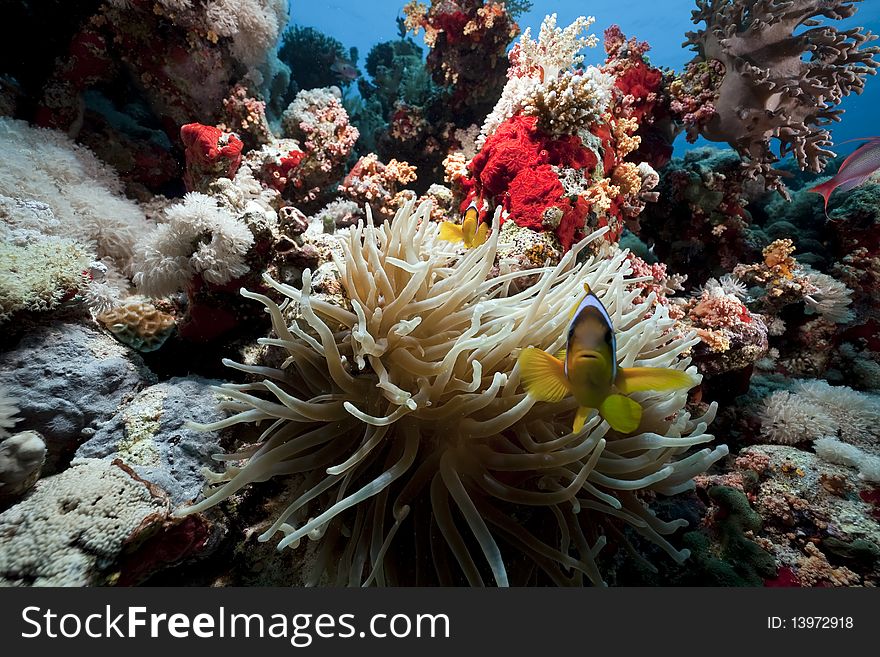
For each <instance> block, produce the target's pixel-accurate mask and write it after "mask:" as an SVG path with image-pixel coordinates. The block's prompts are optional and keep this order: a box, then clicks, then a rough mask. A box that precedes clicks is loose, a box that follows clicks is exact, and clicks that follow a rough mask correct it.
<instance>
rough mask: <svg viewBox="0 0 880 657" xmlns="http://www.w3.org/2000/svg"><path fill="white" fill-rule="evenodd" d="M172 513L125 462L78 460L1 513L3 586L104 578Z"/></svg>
mask: <svg viewBox="0 0 880 657" xmlns="http://www.w3.org/2000/svg"><path fill="white" fill-rule="evenodd" d="M167 516H168V500H167V499H166V498H165V497H164V496H162V495H161V493H160V492H159V491H157V490H156V489H155V487H151V486H149V485H148V484H147V483H146V482H144V481H143V480H141V479H139V478H138V477H137V476H136V475H134V473H133V472H132V471H131V470H130V469H129V468H127V467H126V466H125V465H124V464H123V463H121V462H119V461H109V460H97V459H78V460H75V461H74V462H73V463H72V464H71V467H70V468H69V469H67V470H65V471H64V472H62V473H61V474H58V475H55V476H53V477H48V478H46V479H43V480H41V481H40V482H39V483H38V484H37V486H36V488H35V490H34V492H33V493H32V494H31V495H30V496H28V498H27V499H25V500H24V501H22V502H20V503H18V504H16V505H15V506H13V507H11V508H10V509H7V510H6V511H5V512H3V513H2V514H0V586H94V585H101V584H106V583H108V582H110V581H112V580H113V578H114V577H115V572H114V571H113V567H114V565H115V564H116V562H117V560H118V559H119V556H120V554H121V553H122V551H123V548H124V547H125V546H126V544H127V543H129V542H132V541H137V540H138V538H139V537H140V536H142V535H144V534H146V533H149V532H151V531H153V530H154V529H155V528H156V527H158V526H161V524H162V523H163V522H164V521H165V519H166V518H167Z"/></svg>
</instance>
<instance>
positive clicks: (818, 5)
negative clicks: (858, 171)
mask: <svg viewBox="0 0 880 657" xmlns="http://www.w3.org/2000/svg"><path fill="white" fill-rule="evenodd" d="M857 2H861V0H798V1H797V2H791V1H790V0H697V10H696V11H694V12H693V19H694V22H695V23H701V22H704V23H705V28H704V29H701V30H698V31H696V32H690V33H688V35H687V37H688V40H689V42H690V44H691V45H692V47H693V49H694V50H696V51H697V56H696V57H695V58H694V60H693V61H692V62H691V63H690V64H689V69H688V72H687V74H686V78H687V77H688V76H690V77H694V76H693V72H694V71H698V70H701V69H702V70H704V71H711V72H712V75H709V74H707V73H700V74H699V76H698V77H699V78H701V79H705V80H706V81H707V82H706V84H708V85H710V87H711V88H710V89H701V90H700V89H696V88H693V89H691V91H690V95H691V96H695V95H699V96H701V98H702V102H701V105H702V106H703V107H704V108H705V109H704V110H703V111H702V112H701V113H699V112H698V113H696V114H695V113H694V109H693V108H694V105H695V104H694V103H691V104H688V103H687V102H685V103H683V104H682V107H683V108H686V109H684V110H683V111H685V112H687V113H688V116H689V117H690V120H691V122H690V123H689V125H688V129H689V131H690V132H691V133H693V135H695V134H697V133H699V134H701V135H702V136H703V137H706V138H707V139H710V140H712V141H726V142H728V143H729V144H730V145H731V146H732V147H733V148H735V149H736V150H737V152H739V153H740V155H743V156H744V157H747V158H748V159H749V162H748V165H749V170H750V172H751V173H752V174H753V175H758V174H763V175H764V176H765V177H766V178H767V182H768V183H769V186H771V187H774V188H776V189H779V190H780V191H784V189H785V188H784V185H783V184H782V182H781V181H780V180H779V178H778V176H777V174H776V173H775V172H774V171H773V170H772V169H771V165H772V164H773V163H774V162H776V161H777V159H778V158H777V156H776V154H775V153H774V152H773V148H772V146H771V140H773V139H775V140H777V141H778V142H779V149H778V150H779V153H780V155H781V156H783V157H784V156H785V155H788V154H789V153H790V154H792V155H794V157H795V158H796V159H797V162H798V164H799V165H800V167H801V168H802V169H810V170H811V171H814V172H818V171H821V170H822V169H823V168H824V167H825V164H826V163H827V161H828V158H829V157H833V156H834V153H833V152H831V151H830V150H829V148H828V147H829V146H830V145H831V135H830V133H829V132H828V130H827V128H826V126H827V125H828V124H830V123H831V122H833V121H839V120H840V115H841V114H842V112H843V110H841V109H839V108H838V107H837V106H838V105H839V104H840V102H841V100H842V99H843V97H844V96H847V95H849V94H850V93H857V94H858V93H861V92H862V90H863V89H864V85H865V77H866V76H867V75H868V74H872V75H873V74H874V73H875V69H876V68H877V66H878V62H876V61H875V60H874V57H875V55H876V54H877V53H878V52H880V49H878V48H876V47H873V46H865V44H866V43H867V42H869V41H872V40H873V39H875V38H876V37H875V36H874V35H872V34H871V33H870V32H867V31H863V28H861V27H856V28H852V29H848V30H838V29H835V28H833V27H830V26H827V25H823V24H822V23H821V22H820V21H819V17H824V18H827V19H831V20H841V19H844V18H848V17H850V16H852V15H853V14H854V13H855V11H856V6H855V3H857ZM719 72H720V73H719ZM690 86H691V87H695V85H693V84H692V83H691V84H690ZM685 120H688V117H687V116H686V117H685Z"/></svg>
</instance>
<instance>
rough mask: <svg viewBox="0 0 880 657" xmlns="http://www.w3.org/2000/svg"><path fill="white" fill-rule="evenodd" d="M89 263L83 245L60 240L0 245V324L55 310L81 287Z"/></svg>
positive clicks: (49, 239)
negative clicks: (18, 316)
mask: <svg viewBox="0 0 880 657" xmlns="http://www.w3.org/2000/svg"><path fill="white" fill-rule="evenodd" d="M91 260H92V256H91V254H89V252H88V251H87V250H86V248H85V247H84V246H82V245H81V244H79V243H77V242H74V241H73V240H69V239H64V238H61V237H44V238H42V239H39V240H36V241H33V242H30V243H27V244H24V245H21V244H15V243H9V242H5V243H2V244H0V262H2V263H3V266H2V267H0V322H4V321H7V320H8V319H10V318H11V317H12V316H13V315H14V314H15V313H18V312H22V311H47V310H52V309H53V308H56V307H57V306H58V305H60V304H61V302H62V301H64V300H65V298H67V297H70V296H72V295H73V294H75V293H76V292H77V291H78V290H80V289H81V288H82V287H83V284H84V283H85V278H84V274H83V272H84V271H85V270H86V269H87V268H88V266H89V262H90V261H91Z"/></svg>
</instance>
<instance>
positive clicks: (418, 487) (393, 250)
mask: <svg viewBox="0 0 880 657" xmlns="http://www.w3.org/2000/svg"><path fill="white" fill-rule="evenodd" d="M430 213H431V206H430V203H427V202H426V203H423V204H421V205H419V206H418V208H416V206H415V202H414V201H410V202H408V203H407V204H406V205H405V206H404V207H403V208H402V209H400V210H399V211H398V213H397V215H396V216H395V217H394V219H393V220H392V221H391V222H390V223H387V222H386V223H384V224H382V225H379V226H376V225H374V224H373V221H372V218H371V216H370V214H369V211H368V214H367V221H366V223H365V224H364V223H363V222H360V223H359V224H358V225H357V227H353V228H351V229H349V231H348V233H347V234H345V233H343V234H342V241H341V246H342V249H343V252H344V258H335V262H336V266H337V267H338V269H339V272H340V281H341V285H342V288H343V289H344V293H345V296H346V297H347V302H348V304H350V309H349V307H341V306H339V305H335V304H331V303H328V302H326V301H323V300H320V299H318V298H315V296H314V295H313V293H312V283H311V274H310V273H309V272H308V271H306V272H305V273H304V274H303V282H302V289H301V290H300V289H296V288H293V287H290V286H287V285H284V284H281V283H278V282H276V281H274V280H272V279H271V278H270V277H268V276H266V277H264V280H265V283H266V285H268V286H270V287H272V288H274V289H275V290H276V291H277V292H280V293H281V294H283V295H284V297H286V299H285V301H284V302H283V303H282V304H281V305H278V304H276V303H275V302H273V301H272V300H271V299H269V298H268V297H266V296H264V295H261V294H256V293H253V292H248V291H246V290H242V294H243V295H244V296H246V297H248V298H251V299H255V300H257V301H259V302H261V303H262V304H263V305H265V307H266V309H267V311H268V312H269V314H270V316H271V317H272V324H273V328H274V331H275V335H276V337H272V338H266V339H264V340H261V343H263V344H265V345H270V346H273V347H277V348H279V349H280V350H281V351H282V354H285V355H286V360H285V361H284V364H283V365H282V367H281V369H276V368H272V367H265V366H259V365H243V364H237V363H233V362H231V361H225V362H226V364H227V365H229V366H231V367H233V368H236V369H239V370H242V371H244V372H248V373H251V374H253V375H255V376H256V377H257V378H258V379H261V380H258V381H256V382H254V383H247V384H239V385H227V386H225V387H223V388H222V389H221V390H222V391H223V392H224V394H225V395H227V396H228V397H229V400H228V401H227V402H226V404H225V405H226V407H227V408H229V409H230V410H232V411H234V412H235V413H234V415H232V416H231V417H229V418H228V419H227V420H224V421H221V422H216V423H213V424H211V425H207V426H206V427H205V428H210V429H218V428H221V427H225V426H231V425H234V424H239V423H253V422H256V423H261V422H264V421H266V422H268V423H269V426H268V427H267V428H266V429H265V431H264V432H263V434H262V436H261V437H260V440H259V442H258V443H257V444H253V445H247V446H244V447H242V448H241V449H240V450H239V451H237V452H234V453H231V454H228V455H225V456H222V457H220V459H221V460H222V461H224V462H227V463H229V464H230V465H229V466H228V468H227V469H226V471H225V472H224V473H220V474H215V475H212V476H211V478H210V482H211V484H212V485H211V488H210V489H209V490H208V491H207V497H206V498H205V499H204V500H203V501H201V502H199V503H197V504H195V505H193V506H191V507H189V508H187V509H183V510H182V511H180V513H183V514H192V513H195V512H197V511H202V510H205V509H207V508H209V507H211V506H213V505H215V504H217V503H219V502H221V501H222V500H224V499H226V498H228V497H229V496H231V495H233V494H234V493H236V492H237V491H239V490H241V489H242V488H244V487H245V486H247V485H248V484H250V483H254V482H260V481H265V480H267V479H270V478H272V477H275V476H281V475H299V476H300V477H301V478H302V482H301V485H300V486H299V487H298V492H297V493H295V497H294V501H293V502H292V503H291V504H290V506H289V507H288V508H287V509H286V510H285V511H284V512H283V513H282V514H281V515H280V516H279V517H278V518H277V519H276V520H275V522H274V524H273V525H272V527H270V528H269V529H268V530H267V531H266V532H265V533H264V534H263V535H262V536H261V540H269V539H270V538H271V537H272V536H273V535H274V534H275V533H276V532H281V533H282V534H283V535H284V538H283V539H282V540H281V542H280V544H279V547H286V546H297V545H298V544H299V542H300V541H301V540H302V539H304V538H307V537H308V538H311V539H314V540H320V541H321V546H320V556H319V558H318V564H319V565H318V566H316V570H315V572H314V573H312V581H313V582H314V583H317V582H318V581H319V580H320V579H321V577H322V572H323V569H324V568H325V567H326V568H330V570H331V571H333V573H334V576H335V581H336V582H337V583H341V584H346V583H347V584H355V585H356V584H369V583H373V582H375V583H378V584H387V583H391V582H406V581H410V580H411V579H412V575H411V573H410V572H409V571H408V567H406V566H404V565H403V564H402V562H401V561H400V560H397V559H391V558H389V555H390V554H392V553H394V551H395V549H401V548H400V547H399V543H400V542H402V541H405V540H407V539H406V538H404V536H410V537H412V539H410V540H417V539H416V537H422V538H421V540H428V539H427V536H428V533H423V531H424V530H430V528H429V527H426V526H425V525H426V523H433V524H434V527H433V530H430V533H431V534H432V535H433V536H434V538H433V539H430V540H429V543H430V545H424V544H422V545H420V546H418V549H419V550H422V549H428V550H429V551H431V552H432V554H433V556H434V561H435V564H436V576H437V579H438V580H439V581H440V582H441V583H446V584H450V583H454V582H458V581H461V580H460V579H459V577H458V576H456V575H454V574H453V573H452V571H451V570H450V567H449V566H450V557H452V558H453V559H454V560H455V562H457V564H458V566H459V567H460V569H461V572H462V573H463V575H464V578H465V579H466V581H467V582H469V583H471V584H480V583H482V582H484V580H485V575H486V574H487V571H486V564H487V565H488V570H489V572H491V575H492V577H493V578H494V580H495V583H496V584H498V585H506V584H508V583H509V582H510V581H511V579H510V575H509V572H508V570H509V568H510V566H511V563H512V561H511V558H510V553H511V552H512V551H520V552H524V553H525V554H527V555H529V557H530V558H531V559H533V560H534V562H535V563H536V564H537V565H538V566H539V568H540V569H541V570H542V571H543V572H544V573H545V574H546V576H547V577H549V578H550V580H551V581H553V582H555V583H557V584H575V583H580V582H581V581H582V580H583V578H584V576H586V578H587V579H588V580H589V581H591V582H593V583H595V584H600V583H601V582H602V576H601V574H600V573H599V571H598V569H597V567H596V564H595V556H596V554H597V552H598V551H599V549H600V548H601V547H602V545H604V543H605V542H606V540H607V539H606V536H605V532H612V533H613V534H614V535H615V536H620V537H621V539H622V534H620V532H619V530H618V529H617V527H616V524H617V522H618V521H622V522H623V523H624V524H626V525H629V526H630V527H632V528H633V529H634V530H635V531H637V532H639V533H641V534H643V535H644V536H645V537H647V538H648V539H649V540H651V541H653V542H655V543H656V544H658V545H659V546H660V547H662V548H663V549H664V550H665V551H666V552H667V553H668V554H669V555H670V556H671V557H673V558H674V559H676V560H678V561H681V560H683V559H685V558H686V557H687V552H686V551H680V550H677V549H676V548H675V547H673V546H672V545H671V544H670V543H669V542H668V541H667V539H666V538H665V536H667V535H669V534H670V533H672V532H673V531H675V530H676V529H677V528H678V527H681V526H683V524H685V523H684V521H679V520H674V521H670V522H666V521H661V520H660V519H659V518H657V517H656V516H655V515H654V514H653V513H652V512H651V511H650V510H649V508H648V507H647V506H646V505H645V503H644V502H643V501H642V500H641V499H640V495H639V491H645V492H647V491H654V492H656V493H661V494H673V493H676V492H679V491H682V490H686V489H688V488H689V487H691V486H692V485H693V484H692V481H691V479H692V477H693V476H694V475H696V474H698V473H700V472H702V471H704V470H705V469H706V468H707V467H708V466H709V465H711V464H712V463H714V462H715V461H717V460H718V459H720V458H722V457H723V456H724V455H725V454H726V453H727V448H726V447H725V446H721V447H716V448H714V449H710V448H703V449H701V450H698V451H695V452H692V453H689V449H690V448H691V447H693V446H696V445H704V444H706V443H708V442H710V441H711V440H712V436H710V435H708V434H707V433H706V432H705V431H706V427H707V423H708V422H710V421H711V420H712V418H713V417H714V412H715V407H714V405H712V406H710V407H709V410H708V412H707V413H706V414H705V415H704V416H703V417H702V418H691V417H690V414H689V413H688V412H686V411H685V410H684V405H685V403H686V401H687V392H686V391H683V390H679V391H675V392H668V393H656V392H646V393H637V394H636V395H635V398H636V399H637V400H638V402H639V403H640V404H641V405H642V407H643V408H644V415H643V419H642V422H641V424H640V426H639V428H638V430H637V431H636V432H634V434H633V435H617V434H615V433H614V432H613V431H611V430H610V429H609V427H608V425H607V424H606V423H605V422H604V421H602V420H601V418H599V417H598V415H595V414H594V415H593V416H592V417H591V418H590V419H589V420H588V421H587V424H586V425H585V427H584V429H583V430H581V431H580V432H578V433H576V434H572V433H571V432H570V427H571V414H572V412H573V411H574V404H575V402H574V401H573V400H571V399H569V400H566V401H563V402H559V403H557V404H541V403H536V402H535V400H534V399H533V398H531V397H529V396H528V395H526V393H525V392H523V391H521V390H520V385H519V384H520V380H519V372H518V367H517V365H516V358H517V355H518V353H519V351H520V350H521V349H523V348H525V347H528V346H538V347H540V348H545V349H547V350H548V351H551V352H555V351H556V350H557V349H558V348H559V347H560V346H561V345H562V344H564V343H563V341H564V339H565V335H564V331H563V329H564V326H565V324H566V323H567V317H568V312H569V310H570V308H571V307H572V305H573V304H574V303H575V302H576V301H577V300H578V297H579V295H580V294H582V293H583V284H584V282H587V283H589V285H590V287H591V289H592V290H593V291H594V292H595V293H596V294H597V295H598V296H599V297H600V298H602V300H603V303H605V304H606V307H607V308H608V311H609V313H610V315H611V317H612V318H613V322H614V324H615V329H616V332H617V353H618V355H619V358H620V359H621V361H622V363H623V365H625V366H630V365H634V364H635V365H646V366H655V367H673V368H679V369H684V368H686V367H687V366H688V359H687V358H683V357H682V356H683V354H685V352H686V351H687V350H688V349H689V348H690V347H691V346H693V344H694V343H695V341H696V338H695V337H694V336H693V334H683V333H679V332H678V331H676V330H675V322H674V320H672V319H670V318H669V316H668V312H667V309H666V307H665V306H663V305H656V306H654V305H653V303H652V302H653V298H649V299H648V300H646V301H645V302H643V303H640V304H634V303H633V299H634V298H635V297H636V296H637V295H638V294H639V293H640V292H641V290H639V289H631V284H630V279H629V272H630V269H629V267H628V266H627V262H628V261H627V253H626V252H624V251H618V252H616V253H615V254H614V255H612V256H611V257H609V258H607V259H596V258H589V259H588V260H587V261H586V263H584V264H582V265H579V264H575V260H576V256H577V254H578V253H579V252H580V251H582V250H584V249H585V247H586V246H587V245H588V243H589V242H590V241H592V240H596V239H599V238H601V235H602V231H598V232H596V233H594V234H592V235H590V236H589V237H588V238H587V239H585V240H583V241H582V242H581V243H579V244H577V245H575V246H574V247H573V248H572V249H571V251H569V253H568V254H566V255H565V256H564V257H563V258H562V260H561V262H560V263H559V265H558V266H556V267H548V268H543V269H541V270H538V271H537V272H535V271H533V272H532V273H538V274H539V275H540V277H539V279H538V281H537V283H536V284H535V285H533V286H530V287H528V288H526V289H524V290H523V291H521V292H518V293H515V294H512V295H510V296H506V294H507V292H509V287H510V283H511V282H512V281H514V280H515V279H516V278H518V277H521V276H522V275H523V274H522V273H521V272H514V273H510V274H505V275H500V276H497V277H495V278H491V277H488V276H489V273H490V271H491V270H492V268H493V265H494V261H495V254H496V250H497V247H498V239H499V238H498V235H499V230H498V219H497V216H496V219H495V222H494V228H495V230H493V232H492V236H491V237H490V239H489V240H488V241H487V242H486V243H485V244H483V245H481V246H479V247H477V248H474V249H471V250H469V251H467V252H466V253H465V254H464V255H461V254H456V253H455V252H452V251H448V250H446V249H444V246H443V244H444V243H443V242H441V241H440V240H439V239H438V231H439V228H438V226H437V224H436V223H434V222H431V221H429V220H428V218H429V216H430ZM690 371H693V370H692V369H691V370H690ZM695 380H696V379H695ZM686 453H687V454H686ZM238 462H241V463H240V464H238ZM426 505H429V506H430V510H431V512H430V514H428V515H426V514H425V511H426ZM516 509H519V511H517V510H516ZM410 518H412V521H413V523H415V525H416V528H415V531H414V532H413V531H410V530H408V531H407V532H403V531H398V530H400V528H401V527H402V526H403V524H404V523H406V522H408V520H409V519H410ZM462 521H463V522H462ZM544 522H547V523H550V526H551V527H555V528H556V531H550V532H549V535H548V532H547V531H546V529H545V531H541V529H542V526H543V523H544ZM463 528H467V531H468V532H469V533H470V534H471V535H472V538H473V539H475V540H476V544H474V545H479V551H478V553H477V554H476V555H475V554H473V553H472V548H471V547H470V544H472V543H473V542H472V541H471V540H470V538H465V537H464V536H463V535H462V529H463ZM602 528H605V531H602ZM341 535H345V536H346V539H345V541H344V542H342V544H339V542H338V541H337V540H336V539H339V538H340V536H341ZM395 536H396V537H397V543H396V544H393V543H392V540H393V539H394V538H395ZM441 537H442V539H441ZM498 539H503V541H504V543H506V544H507V546H505V545H504V544H502V543H500V542H499V540H498ZM622 540H623V539H622ZM444 541H445V545H444V544H443V543H444ZM411 547H412V546H410V548H411ZM334 550H338V551H334ZM422 554H424V552H422ZM331 559H332V560H333V562H335V563H336V564H337V565H336V567H335V568H331V567H330V566H329V564H330V563H331V561H330V560H331ZM419 567H421V566H419ZM513 574H514V575H516V572H515V571H514V573H513Z"/></svg>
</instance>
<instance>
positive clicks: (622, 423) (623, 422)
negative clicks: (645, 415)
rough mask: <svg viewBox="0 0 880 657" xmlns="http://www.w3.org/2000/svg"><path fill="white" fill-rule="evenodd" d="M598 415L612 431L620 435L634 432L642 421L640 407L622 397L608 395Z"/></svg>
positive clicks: (627, 398)
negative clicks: (600, 415)
mask: <svg viewBox="0 0 880 657" xmlns="http://www.w3.org/2000/svg"><path fill="white" fill-rule="evenodd" d="M599 413H601V414H602V417H603V418H605V420H606V421H607V422H608V424H609V425H611V428H612V429H614V430H615V431H619V432H620V433H630V432H632V431H635V430H636V429H638V427H639V422H641V421H642V407H641V406H639V405H638V404H637V403H636V402H634V401H633V400H632V399H630V398H629V397H624V396H623V395H608V396H607V397H606V398H605V401H603V402H602V406H601V407H600V408H599Z"/></svg>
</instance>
